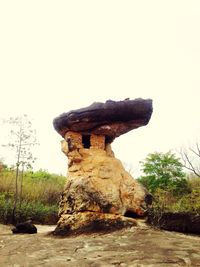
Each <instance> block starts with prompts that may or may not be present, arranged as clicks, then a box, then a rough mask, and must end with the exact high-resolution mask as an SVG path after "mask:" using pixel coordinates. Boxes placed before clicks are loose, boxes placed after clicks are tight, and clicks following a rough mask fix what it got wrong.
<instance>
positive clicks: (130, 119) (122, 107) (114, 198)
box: [54, 99, 152, 235]
mask: <svg viewBox="0 0 200 267" xmlns="http://www.w3.org/2000/svg"><path fill="white" fill-rule="evenodd" d="M151 113H152V101H151V100H143V99H136V100H125V101H118V102H115V101H111V100H109V101H107V102H106V103H105V104H104V103H95V104H93V105H91V106H89V107H88V108H83V109H79V110H76V111H70V112H68V113H64V114H62V115H61V116H59V117H57V118H56V119H54V127H55V129H56V130H57V131H58V132H59V133H60V134H61V135H62V136H63V137H64V140H62V151H63V152H64V153H65V154H66V156H67V157H68V174H67V182H66V185H65V188H64V191H63V194H62V197H61V201H60V209H59V221H58V224H57V227H56V229H55V231H54V233H55V234H59V235H69V234H79V233H83V232H97V231H111V230H114V229H120V228H123V227H130V226H133V225H136V220H135V219H134V218H135V217H137V216H143V215H144V214H145V211H146V208H147V203H146V202H147V201H146V200H147V198H148V194H147V192H146V190H145V189H144V188H143V186H142V185H140V184H139V183H138V182H137V181H136V180H134V179H133V178H132V176H131V175H130V174H129V173H128V172H126V171H125V169H124V167H123V165H122V164H121V162H120V161H119V160H118V159H116V158H115V156H114V153H113V151H112V149H111V142H112V141H113V140H114V139H115V138H116V137H118V136H120V135H121V134H124V133H126V132H128V131H129V130H132V129H135V128H138V127H140V126H144V125H146V124H147V123H148V122H149V120H150V117H151Z"/></svg>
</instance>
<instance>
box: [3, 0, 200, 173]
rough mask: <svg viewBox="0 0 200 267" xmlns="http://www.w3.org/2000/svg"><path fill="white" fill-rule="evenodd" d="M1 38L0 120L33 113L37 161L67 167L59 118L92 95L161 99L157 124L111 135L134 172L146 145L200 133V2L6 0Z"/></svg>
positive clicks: (169, 143)
mask: <svg viewBox="0 0 200 267" xmlns="http://www.w3.org/2000/svg"><path fill="white" fill-rule="evenodd" d="M0 38H1V41H0V93H1V94H0V97H1V98H0V99H1V101H0V118H8V117H9V116H17V115H20V114H23V113H26V114H28V115H29V116H30V117H31V118H33V124H34V127H35V128H36V130H37V137H38V140H39V142H40V147H38V148H37V157H38V160H37V166H36V167H38V168H44V169H48V170H49V171H51V172H57V173H63V174H64V173H66V168H67V159H66V158H65V156H64V154H62V153H61V152H60V140H61V137H60V136H59V135H58V134H57V133H56V132H55V131H54V129H53V126H52V120H53V118H54V117H56V116H57V115H59V114H60V113H63V112H67V111H69V110H71V109H76V108H81V107H85V106H87V105H89V104H91V103H92V102H94V101H102V102H104V101H106V100H107V99H113V100H122V99H124V98H127V97H129V98H130V99H134V98H137V97H142V98H152V99H153V106H154V112H153V115H152V119H151V121H150V123H149V125H147V126H146V127H142V128H139V129H137V130H133V131H131V132H129V133H128V134H125V135H124V136H121V137H119V138H117V139H116V140H115V142H114V143H113V150H114V152H115V154H116V157H118V158H120V159H121V160H122V161H123V162H128V163H129V164H132V168H133V172H134V171H135V173H136V174H137V173H138V170H139V169H140V167H139V161H140V160H143V159H144V158H145V157H146V155H147V154H148V153H150V152H155V151H162V152H166V151H168V150H170V149H174V148H179V147H180V146H182V145H185V144H187V143H188V142H189V141H190V142H193V141H194V142H195V141H196V139H197V138H198V136H199V132H200V1H199V0H197V1H193V0H190V1H189V0H188V1H184V0H180V1H178V0H168V1H161V0H158V1H154V0H151V1H149V0H146V1H134V0H131V1H127V0H126V1H117V0H113V1H109V0H106V1H104V0H101V1H95V0H91V1H87V0H84V1H82V0H81V1H67V0H65V1H50V0H47V1H46V0H43V1H42V0H34V1H28V0H25V1H20V0H18V1H9V0H6V1H3V0H2V1H0ZM6 135H7V133H6V130H5V128H4V126H3V125H1V133H0V143H5V140H6ZM5 155H6V157H5ZM0 157H4V158H5V160H6V161H8V160H11V161H12V159H11V157H9V155H8V154H6V152H5V150H3V149H2V148H0Z"/></svg>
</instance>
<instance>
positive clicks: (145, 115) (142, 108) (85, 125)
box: [53, 98, 153, 140]
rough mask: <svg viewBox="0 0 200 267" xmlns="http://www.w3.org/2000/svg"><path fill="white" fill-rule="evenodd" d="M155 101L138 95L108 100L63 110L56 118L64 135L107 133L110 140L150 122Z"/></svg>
mask: <svg viewBox="0 0 200 267" xmlns="http://www.w3.org/2000/svg"><path fill="white" fill-rule="evenodd" d="M152 111H153V108H152V100H151V99H141V98H137V99H134V100H129V99H125V100H123V101H113V100H107V101H106V102H105V103H100V102H95V103H93V104H92V105H90V106H88V107H85V108H81V109H77V110H71V111H69V112H67V113H63V114H61V115H60V116H58V117H56V118H55V119H54V120H53V125H54V128H55V130H56V131H57V132H58V133H59V134H60V135H61V136H62V137H65V134H66V133H67V132H68V131H74V132H79V133H82V134H86V135H87V134H97V135H105V136H106V137H108V138H109V139H110V140H113V139H114V138H115V137H118V136H120V135H122V134H124V133H127V132H128V131H130V130H133V129H136V128H138V127H141V126H144V125H147V124H148V122H149V120H150V118H151V114H152Z"/></svg>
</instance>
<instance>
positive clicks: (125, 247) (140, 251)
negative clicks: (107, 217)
mask: <svg viewBox="0 0 200 267" xmlns="http://www.w3.org/2000/svg"><path fill="white" fill-rule="evenodd" d="M37 228H38V233H37V234H33V235H13V234H12V233H11V231H10V227H9V226H5V225H0V266H1V267H7V266H9V267H10V266H13V267H28V266H48V267H55V266H58V267H62V266H63V267H64V266H78V267H86V266H88V267H89V266H91V267H100V266H102V267H107V266H122V267H123V266H124V267H125V266H133V267H134V266H137V267H143V266H149V267H151V266H156V267H158V266H159V267H162V266H193V267H195V266H200V237H198V236H191V235H184V234H179V233H175V232H167V231H159V230H155V229H152V228H150V227H147V226H146V225H145V224H143V223H142V224H140V226H139V227H133V228H130V229H126V230H121V231H117V232H114V233H110V234H106V235H98V234H95V235H87V236H78V237H70V238H56V237H53V236H49V235H47V233H48V232H49V231H52V230H53V229H54V226H41V225H37Z"/></svg>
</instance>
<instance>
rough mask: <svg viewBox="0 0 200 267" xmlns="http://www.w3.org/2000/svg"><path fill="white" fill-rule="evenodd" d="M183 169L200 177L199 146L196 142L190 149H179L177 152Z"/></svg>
mask: <svg viewBox="0 0 200 267" xmlns="http://www.w3.org/2000/svg"><path fill="white" fill-rule="evenodd" d="M179 153H180V155H181V158H182V161H183V166H184V168H186V169H188V170H189V171H191V172H193V173H194V174H195V175H196V176H197V177H200V145H199V143H198V142H196V143H195V145H194V146H193V147H192V146H190V147H189V148H187V149H183V148H182V149H181V150H180V151H179Z"/></svg>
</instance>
